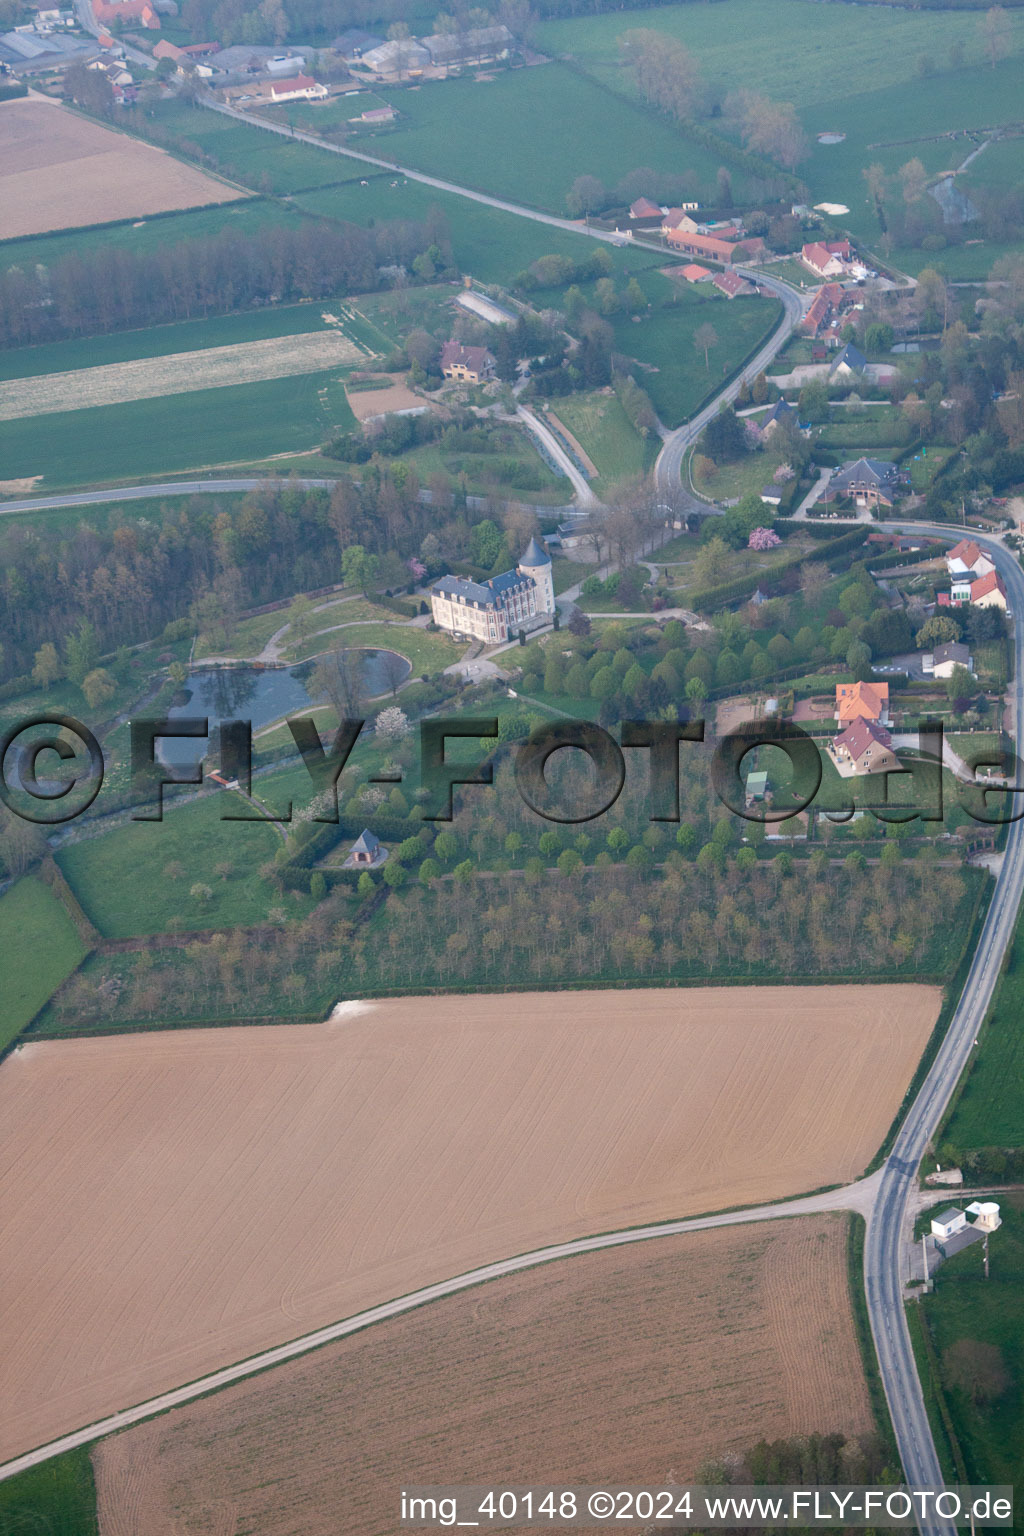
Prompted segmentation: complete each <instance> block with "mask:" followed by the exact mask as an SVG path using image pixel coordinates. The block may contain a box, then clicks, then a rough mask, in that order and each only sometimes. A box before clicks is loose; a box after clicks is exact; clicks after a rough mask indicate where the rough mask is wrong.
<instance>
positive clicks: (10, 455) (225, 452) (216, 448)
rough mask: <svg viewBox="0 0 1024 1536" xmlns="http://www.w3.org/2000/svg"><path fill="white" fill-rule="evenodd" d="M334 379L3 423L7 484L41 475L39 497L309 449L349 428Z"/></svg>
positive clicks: (308, 377) (317, 377)
mask: <svg viewBox="0 0 1024 1536" xmlns="http://www.w3.org/2000/svg"><path fill="white" fill-rule="evenodd" d="M337 379H338V373H337V370H336V369H332V370H331V371H330V372H328V373H308V374H302V375H299V376H298V377H293V378H285V379H270V380H266V381H264V382H263V383H259V384H239V385H229V386H228V387H226V388H224V389H205V390H196V391H195V392H194V393H193V394H185V395H165V396H163V397H162V398H158V399H155V400H135V401H132V402H131V403H130V404H126V405H104V406H94V407H92V408H91V409H89V410H82V411H66V412H63V413H60V412H56V413H54V414H53V415H50V416H32V417H28V418H27V419H24V420H21V421H8V422H5V423H4V438H5V452H4V467H5V478H11V479H14V478H17V477H19V476H22V475H41V476H42V477H43V478H42V481H41V483H40V485H39V487H37V489H38V490H39V491H42V490H43V489H51V488H52V489H61V488H63V487H65V486H75V485H89V484H96V483H103V482H107V483H110V482H115V481H117V480H122V481H129V482H130V481H134V480H146V479H157V478H159V477H160V476H161V475H164V474H167V473H175V472H180V471H185V470H193V469H201V468H207V467H209V468H213V467H216V466H218V465H231V464H237V463H239V462H242V463H246V464H248V463H250V462H252V463H255V462H259V461H266V460H269V459H271V458H273V457H275V456H276V455H278V454H281V453H287V452H292V453H299V452H302V451H304V450H311V449H315V448H316V447H317V446H318V445H319V444H320V443H322V442H323V441H324V439H325V438H327V437H329V436H331V435H332V434H334V433H336V432H341V431H351V430H352V428H353V427H354V425H355V418H354V417H353V416H352V413H351V411H350V410H349V406H348V402H347V400H346V399H345V391H344V388H343V387H342V385H341V384H340V383H338V382H337Z"/></svg>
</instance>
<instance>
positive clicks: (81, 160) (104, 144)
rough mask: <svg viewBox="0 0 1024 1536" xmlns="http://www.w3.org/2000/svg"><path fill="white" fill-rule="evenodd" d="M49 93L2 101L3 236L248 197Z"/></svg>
mask: <svg viewBox="0 0 1024 1536" xmlns="http://www.w3.org/2000/svg"><path fill="white" fill-rule="evenodd" d="M245 195H247V194H243V193H241V192H236V191H235V190H234V188H232V187H228V186H225V184H224V183H223V182H222V181H216V180H214V178H213V177H212V176H207V175H206V174H205V173H204V172H203V171H199V170H195V169H194V168H193V167H192V166H189V165H183V164H182V163H181V161H180V160H175V159H174V158H173V156H171V155H168V154H167V153H166V152H165V151H164V150H162V149H157V148H156V147H155V145H152V144H144V143H143V142H142V141H141V140H140V139H132V138H129V137H128V135H127V134H123V133H115V132H114V131H113V130H112V129H110V128H104V127H103V126H102V125H101V124H100V123H93V122H90V121H88V120H87V119H86V118H82V117H78V116H76V115H75V114H74V113H72V112H69V111H68V110H67V109H66V108H64V107H62V106H60V105H59V104H58V103H57V102H54V101H51V100H50V99H49V98H48V97H45V96H32V97H31V98H29V99H24V98H23V99H21V100H20V101H5V102H2V103H0V234H2V237H3V239H5V240H10V239H12V238H13V237H14V236H15V235H38V234H42V233H43V232H44V231H46V230H51V229H72V228H74V227H75V226H76V225H78V224H103V223H105V222H107V221H108V220H112V219H131V218H140V217H142V216H143V215H145V214H150V213H163V212H165V211H166V210H168V209H171V208H200V207H203V206H205V205H206V204H208V203H229V202H234V201H236V200H237V199H238V198H239V197H242V196H245Z"/></svg>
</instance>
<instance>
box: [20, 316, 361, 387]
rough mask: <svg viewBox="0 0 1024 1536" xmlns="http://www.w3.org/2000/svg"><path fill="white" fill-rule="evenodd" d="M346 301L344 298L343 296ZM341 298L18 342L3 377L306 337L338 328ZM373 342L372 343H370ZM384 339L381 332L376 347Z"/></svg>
mask: <svg viewBox="0 0 1024 1536" xmlns="http://www.w3.org/2000/svg"><path fill="white" fill-rule="evenodd" d="M341 302H343V301H341ZM338 303H339V301H338V300H333V299H321V300H317V301H315V302H312V303H309V304H285V305H282V306H281V307H280V308H276V309H249V310H243V311H242V312H241V313H239V314H233V315H212V316H207V317H205V318H204V319H202V320H182V321H178V322H176V323H175V324H173V325H154V326H149V327H147V328H146V329H145V330H138V331H115V332H113V333H111V334H110V335H106V336H82V337H76V338H74V339H73V340H69V341H50V342H45V343H43V345H41V346H36V347H17V348H15V349H14V350H11V351H5V352H0V379H22V378H30V377H32V376H33V375H38V374H47V373H64V372H69V371H71V370H73V369H78V368H98V367H100V366H101V365H102V364H104V363H124V362H134V361H136V360H137V359H141V358H148V357H166V356H168V355H171V354H173V353H177V352H198V351H204V350H205V349H207V348H208V347H230V346H238V345H240V344H242V343H244V342H247V341H264V340H270V339H273V338H274V337H277V336H302V335H306V334H307V333H309V332H312V331H328V330H334V329H336V327H333V326H332V327H329V326H328V325H327V324H326V323H325V322H324V320H323V319H322V318H321V316H322V314H323V312H324V311H325V310H329V311H330V313H331V314H332V315H337V313H338ZM339 318H343V325H342V330H343V331H344V332H345V334H346V335H347V336H349V337H352V338H353V339H355V340H358V341H364V340H366V336H365V335H364V334H363V333H364V332H365V331H366V329H367V322H366V321H365V320H364V321H363V323H362V325H361V326H360V325H359V324H358V323H357V324H354V325H351V328H350V324H349V323H348V322H347V320H345V319H344V317H339ZM370 344H371V345H373V343H372V342H371V343H370ZM380 344H381V338H380V337H379V336H378V337H376V346H377V347H379V346H380Z"/></svg>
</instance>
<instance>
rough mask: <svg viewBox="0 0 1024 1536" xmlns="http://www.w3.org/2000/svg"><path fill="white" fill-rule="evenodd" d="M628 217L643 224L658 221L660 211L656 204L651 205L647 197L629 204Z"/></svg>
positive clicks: (639, 198)
mask: <svg viewBox="0 0 1024 1536" xmlns="http://www.w3.org/2000/svg"><path fill="white" fill-rule="evenodd" d="M629 216H630V218H631V219H633V220H634V221H635V220H641V221H643V223H645V224H646V223H647V221H648V220H651V219H653V220H657V221H660V219H661V209H660V208H659V207H658V205H657V203H652V202H651V200H650V198H649V197H638V198H637V200H636V202H635V203H631V204H630V209H629Z"/></svg>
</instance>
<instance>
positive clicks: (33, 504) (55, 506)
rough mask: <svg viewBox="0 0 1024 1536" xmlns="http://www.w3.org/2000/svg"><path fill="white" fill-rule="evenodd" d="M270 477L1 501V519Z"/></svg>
mask: <svg viewBox="0 0 1024 1536" xmlns="http://www.w3.org/2000/svg"><path fill="white" fill-rule="evenodd" d="M269 478H271V477H270V476H268V475H262V476H261V477H260V478H259V479H250V480H162V481H160V483H159V484H157V485H125V486H121V487H120V488H117V489H114V490H108V491H68V492H67V493H66V494H65V495H62V496H29V497H25V498H24V499H23V500H21V501H0V516H2V515H3V514H4V513H9V512H52V511H57V510H59V509H60V508H61V507H91V506H95V505H97V504H99V503H101V502H106V501H142V500H144V499H145V498H146V497H149V496H216V495H218V494H224V493H226V492H228V491H258V490H259V488H260V486H261V485H266V483H267V480H268V479H269ZM280 483H281V485H282V486H288V485H298V486H301V487H302V489H303V490H310V489H314V488H324V487H326V488H329V487H330V486H332V485H336V484H337V481H336V480H300V479H293V478H292V476H290V475H289V477H288V479H287V480H282V481H281V482H280Z"/></svg>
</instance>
